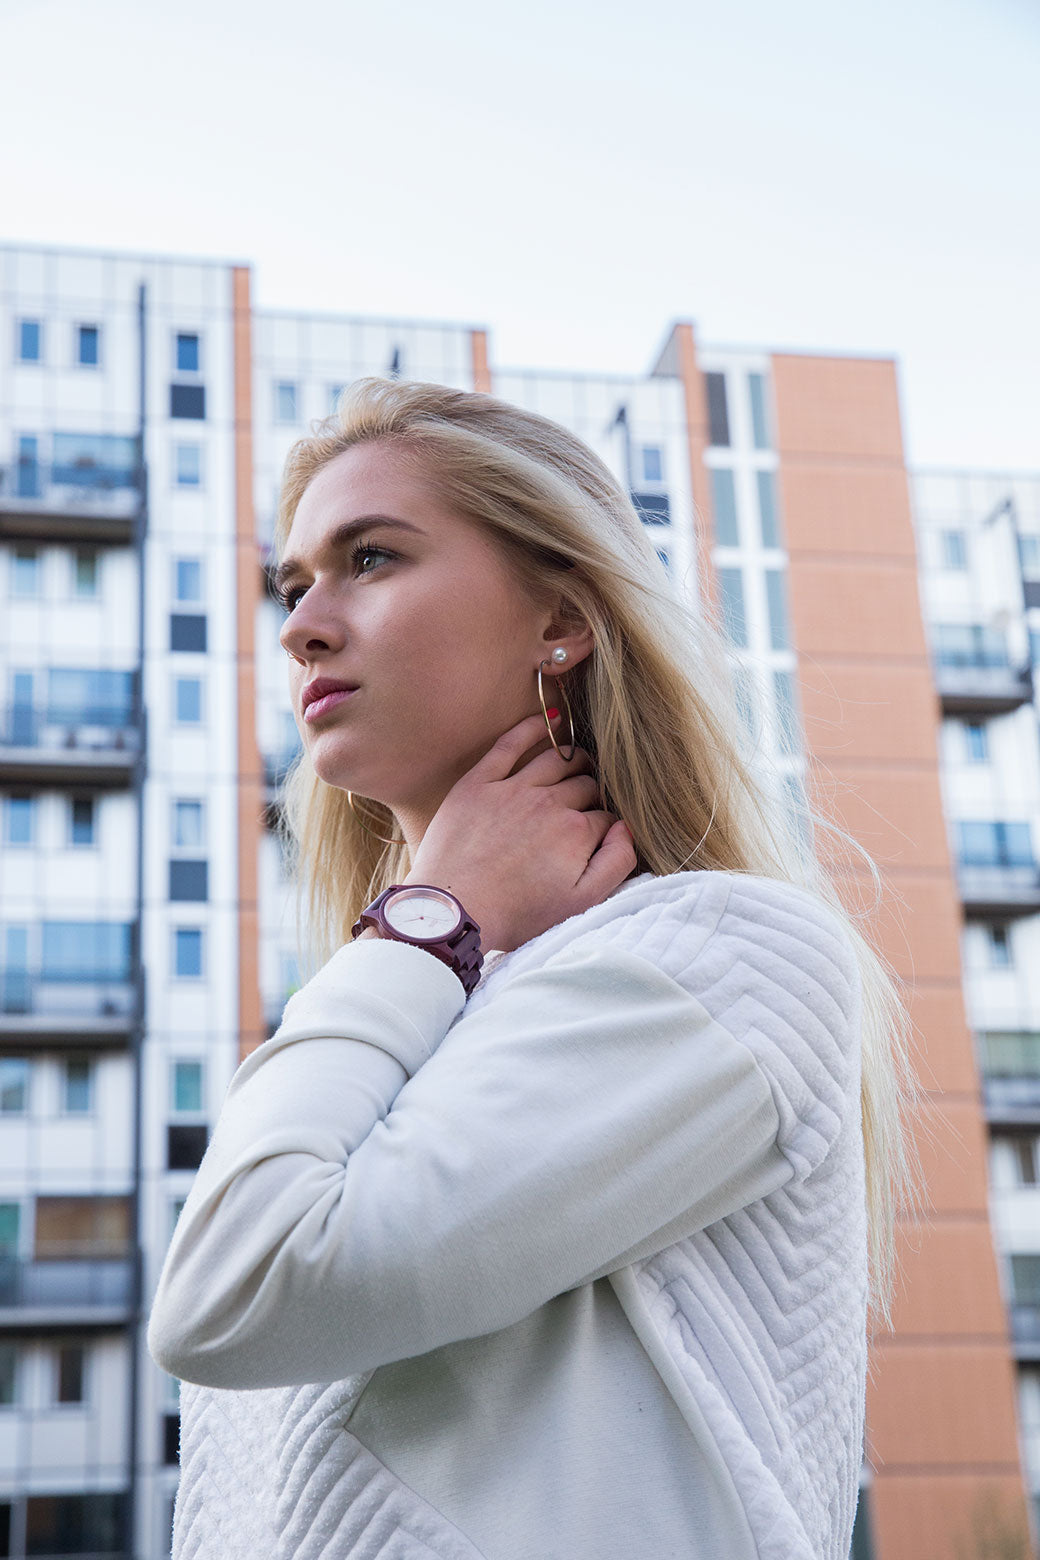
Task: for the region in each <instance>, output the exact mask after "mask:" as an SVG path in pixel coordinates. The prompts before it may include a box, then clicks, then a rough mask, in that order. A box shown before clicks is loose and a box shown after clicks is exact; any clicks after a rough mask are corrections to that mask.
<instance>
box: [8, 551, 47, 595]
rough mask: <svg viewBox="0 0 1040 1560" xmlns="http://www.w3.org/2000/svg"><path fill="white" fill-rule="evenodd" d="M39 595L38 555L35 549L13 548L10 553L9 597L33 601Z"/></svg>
mask: <svg viewBox="0 0 1040 1560" xmlns="http://www.w3.org/2000/svg"><path fill="white" fill-rule="evenodd" d="M39 594H40V554H39V550H38V549H37V548H35V547H15V548H14V550H13V552H12V553H11V595H12V596H15V597H17V598H18V599H19V600H21V601H33V600H35V599H36V598H37V597H38V596H39Z"/></svg>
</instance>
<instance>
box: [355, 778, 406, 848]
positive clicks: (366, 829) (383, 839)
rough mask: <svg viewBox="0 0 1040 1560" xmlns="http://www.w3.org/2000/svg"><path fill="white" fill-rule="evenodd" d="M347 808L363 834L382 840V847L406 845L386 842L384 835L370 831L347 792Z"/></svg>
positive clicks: (404, 843)
mask: <svg viewBox="0 0 1040 1560" xmlns="http://www.w3.org/2000/svg"><path fill="white" fill-rule="evenodd" d="M347 806H348V807H349V808H350V810H351V812H352V813H353V814H354V817H355V818H356V819H357V821H358V823H360V825H361V827H362V828H363V829H364V830H365V832H366V833H368V834H371V835H373V836H374V838H375V839H377V840H382V841H383V844H384V845H406V844H407V843H408V842H407V840H388V839H387V838H386V836H385V835H383V834H376V831H375V829H370V828H369V827H368V824H367V823H366V822H365V820H364V818H362V816H361V814H360V813H359V812H358V810H357V808H356V807H355V806H354V794H353V792H352V791H348V792H347Z"/></svg>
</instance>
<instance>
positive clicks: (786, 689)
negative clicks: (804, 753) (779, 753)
mask: <svg viewBox="0 0 1040 1560" xmlns="http://www.w3.org/2000/svg"><path fill="white" fill-rule="evenodd" d="M773 687H774V689H775V692H776V724H777V736H778V740H779V743H780V747H781V748H782V749H783V751H784V752H785V753H798V752H800V751H801V746H802V740H801V734H800V732H799V729H798V714H797V711H796V709H795V703H794V678H793V676H792V674H791V673H790V672H787V671H782V670H779V669H774V671H773Z"/></svg>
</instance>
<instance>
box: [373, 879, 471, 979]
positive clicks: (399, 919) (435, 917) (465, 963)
mask: <svg viewBox="0 0 1040 1560" xmlns="http://www.w3.org/2000/svg"><path fill="white" fill-rule="evenodd" d="M366 926H374V927H375V928H376V929H377V931H378V932H379V934H380V936H382V937H388V938H391V939H393V941H395V942H403V943H411V944H412V946H413V947H415V948H425V949H426V950H427V952H428V953H434V954H436V955H437V957H438V959H443V961H444V963H445V964H447V965H448V966H449V968H450V969H453V970H454V971H455V974H456V975H457V976H458V977H459V979H460V980H461V982H462V984H463V986H464V987H465V990H466V995H467V997H468V996H469V995H470V994H471V992H472V991H473V988H474V986H475V985H476V984H477V981H478V980H479V979H480V967H481V965H482V964H483V962H484V956H483V954H482V953H481V951H480V927H479V926H478V925H477V923H476V921H474V920H473V918H472V917H471V916H469V915H467V914H466V911H465V910H464V909H463V907H462V905H461V904H460V903H459V901H458V900H457V899H456V898H455V895H454V894H449V893H448V891H447V889H445V888H435V887H434V885H433V884H432V883H392V884H391V885H390V887H389V888H385V889H384V890H383V892H382V893H381V894H380V895H379V897H378V899H373V901H372V903H371V904H370V905H369V906H368V909H367V910H362V912H361V914H360V915H359V916H358V918H357V920H356V921H355V922H354V925H353V926H352V927H351V928H350V935H351V937H352V938H353V937H357V936H359V935H360V934H361V932H363V931H364V930H365V928H366Z"/></svg>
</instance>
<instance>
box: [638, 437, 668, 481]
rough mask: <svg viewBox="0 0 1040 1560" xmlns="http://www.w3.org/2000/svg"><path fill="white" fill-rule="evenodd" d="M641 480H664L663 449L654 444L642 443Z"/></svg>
mask: <svg viewBox="0 0 1040 1560" xmlns="http://www.w3.org/2000/svg"><path fill="white" fill-rule="evenodd" d="M643 481H644V482H663V481H664V459H663V451H662V450H661V449H660V448H659V446H658V445H656V444H644V445H643Z"/></svg>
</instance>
